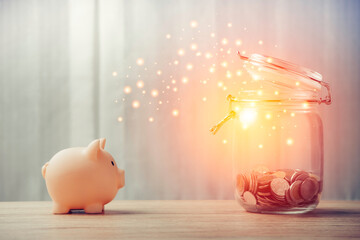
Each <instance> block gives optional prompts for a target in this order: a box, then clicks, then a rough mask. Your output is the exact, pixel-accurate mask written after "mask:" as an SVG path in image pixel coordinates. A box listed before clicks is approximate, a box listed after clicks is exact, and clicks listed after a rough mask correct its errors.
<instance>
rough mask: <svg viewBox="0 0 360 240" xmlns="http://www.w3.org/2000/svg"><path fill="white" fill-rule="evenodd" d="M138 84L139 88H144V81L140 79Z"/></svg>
mask: <svg viewBox="0 0 360 240" xmlns="http://www.w3.org/2000/svg"><path fill="white" fill-rule="evenodd" d="M136 86H137V87H138V88H143V87H144V82H143V81H141V80H139V81H137V83H136Z"/></svg>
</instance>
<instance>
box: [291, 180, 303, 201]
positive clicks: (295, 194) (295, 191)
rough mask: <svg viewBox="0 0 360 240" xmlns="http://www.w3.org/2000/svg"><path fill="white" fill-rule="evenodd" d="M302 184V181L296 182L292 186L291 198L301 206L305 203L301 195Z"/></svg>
mask: <svg viewBox="0 0 360 240" xmlns="http://www.w3.org/2000/svg"><path fill="white" fill-rule="evenodd" d="M301 183H302V181H295V182H294V183H293V184H291V186H290V197H291V199H292V200H293V201H294V202H295V203H296V204H299V203H301V202H303V201H304V200H303V199H302V197H301V195H300V186H301Z"/></svg>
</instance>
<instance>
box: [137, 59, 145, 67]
mask: <svg viewBox="0 0 360 240" xmlns="http://www.w3.org/2000/svg"><path fill="white" fill-rule="evenodd" d="M136 64H137V65H139V66H142V65H144V59H142V58H138V59H137V60H136Z"/></svg>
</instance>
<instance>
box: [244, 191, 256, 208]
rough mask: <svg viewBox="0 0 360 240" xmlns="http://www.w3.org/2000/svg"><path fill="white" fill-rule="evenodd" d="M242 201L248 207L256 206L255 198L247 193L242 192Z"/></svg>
mask: <svg viewBox="0 0 360 240" xmlns="http://www.w3.org/2000/svg"><path fill="white" fill-rule="evenodd" d="M244 201H245V202H246V203H247V204H249V205H256V198H255V196H254V195H253V194H252V193H251V192H249V191H246V192H244Z"/></svg>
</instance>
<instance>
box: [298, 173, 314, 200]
mask: <svg viewBox="0 0 360 240" xmlns="http://www.w3.org/2000/svg"><path fill="white" fill-rule="evenodd" d="M318 191H319V183H318V181H316V179H314V178H312V177H308V178H307V179H305V180H304V181H303V182H302V183H301V186H300V194H301V196H302V198H303V199H304V200H305V201H310V200H311V199H313V197H314V196H315V195H316V194H317V193H318Z"/></svg>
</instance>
